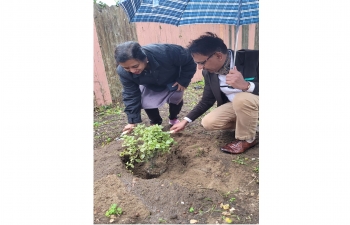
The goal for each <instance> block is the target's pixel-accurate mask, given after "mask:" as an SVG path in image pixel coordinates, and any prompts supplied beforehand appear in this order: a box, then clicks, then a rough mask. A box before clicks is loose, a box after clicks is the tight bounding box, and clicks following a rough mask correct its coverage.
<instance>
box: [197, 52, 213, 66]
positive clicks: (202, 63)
mask: <svg viewBox="0 0 350 225" xmlns="http://www.w3.org/2000/svg"><path fill="white" fill-rule="evenodd" d="M214 54H215V52H214V53H213V54H211V55H210V56H209V57H208V58H207V59H206V60H204V61H203V62H196V63H197V64H199V65H202V66H204V64H205V63H206V62H207V61H208V60H209V59H210V58H211V57H212V56H213V55H214Z"/></svg>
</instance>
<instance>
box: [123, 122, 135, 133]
mask: <svg viewBox="0 0 350 225" xmlns="http://www.w3.org/2000/svg"><path fill="white" fill-rule="evenodd" d="M135 126H136V125H135V124H130V123H129V124H128V125H126V126H125V127H124V129H123V132H124V131H127V133H130V132H131V131H132V130H133V129H134V127H135Z"/></svg>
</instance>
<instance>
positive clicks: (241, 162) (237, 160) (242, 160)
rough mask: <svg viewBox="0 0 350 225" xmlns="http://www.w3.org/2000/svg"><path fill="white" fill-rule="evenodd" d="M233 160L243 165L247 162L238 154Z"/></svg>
mask: <svg viewBox="0 0 350 225" xmlns="http://www.w3.org/2000/svg"><path fill="white" fill-rule="evenodd" d="M232 162H235V163H238V164H241V165H246V163H245V162H244V159H242V158H241V157H240V156H237V158H236V159H233V160H232Z"/></svg>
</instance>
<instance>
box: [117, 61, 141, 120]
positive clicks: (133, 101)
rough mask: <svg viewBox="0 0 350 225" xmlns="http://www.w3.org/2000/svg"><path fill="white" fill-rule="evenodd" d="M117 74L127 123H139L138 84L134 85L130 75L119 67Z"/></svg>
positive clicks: (139, 99) (139, 98)
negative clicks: (121, 86) (121, 88)
mask: <svg viewBox="0 0 350 225" xmlns="http://www.w3.org/2000/svg"><path fill="white" fill-rule="evenodd" d="M117 73H118V75H119V78H120V82H121V83H122V85H123V91H122V96H123V102H124V105H125V109H124V112H125V113H126V115H127V116H128V123H130V124H135V123H141V122H142V120H141V91H140V88H139V84H137V83H135V82H134V81H133V80H132V79H131V76H132V75H131V74H129V73H128V72H127V71H126V70H124V69H123V68H122V67H121V66H118V67H117Z"/></svg>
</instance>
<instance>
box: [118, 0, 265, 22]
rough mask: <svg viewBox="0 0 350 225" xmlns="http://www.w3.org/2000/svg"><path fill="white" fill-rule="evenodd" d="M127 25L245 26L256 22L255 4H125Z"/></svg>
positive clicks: (194, 0)
mask: <svg viewBox="0 0 350 225" xmlns="http://www.w3.org/2000/svg"><path fill="white" fill-rule="evenodd" d="M120 5H121V6H122V8H123V9H124V11H125V12H126V14H127V15H128V17H129V21H130V22H158V23H166V24H172V25H175V26H182V25H187V24H208V23H212V24H229V25H236V26H240V25H244V24H252V23H258V22H259V1H258V0H124V1H122V2H121V3H120Z"/></svg>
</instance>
